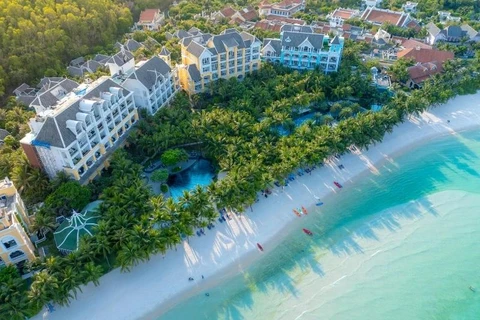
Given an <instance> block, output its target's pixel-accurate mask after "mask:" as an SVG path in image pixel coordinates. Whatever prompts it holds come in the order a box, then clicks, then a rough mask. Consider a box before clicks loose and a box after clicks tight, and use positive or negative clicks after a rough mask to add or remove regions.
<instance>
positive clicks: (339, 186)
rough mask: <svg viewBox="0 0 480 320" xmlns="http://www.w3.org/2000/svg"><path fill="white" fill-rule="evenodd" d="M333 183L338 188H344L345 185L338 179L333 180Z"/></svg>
mask: <svg viewBox="0 0 480 320" xmlns="http://www.w3.org/2000/svg"><path fill="white" fill-rule="evenodd" d="M333 184H334V185H336V186H337V188H338V189H341V188H343V186H342V185H341V184H340V183H338V182H337V181H333Z"/></svg>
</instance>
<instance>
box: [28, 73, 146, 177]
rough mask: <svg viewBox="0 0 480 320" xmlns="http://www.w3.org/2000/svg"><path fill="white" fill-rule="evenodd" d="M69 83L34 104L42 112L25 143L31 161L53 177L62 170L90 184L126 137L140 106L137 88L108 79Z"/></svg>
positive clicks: (53, 87) (58, 84)
mask: <svg viewBox="0 0 480 320" xmlns="http://www.w3.org/2000/svg"><path fill="white" fill-rule="evenodd" d="M65 80H67V79H65ZM67 81H68V82H65V81H64V80H62V81H60V82H54V83H51V84H50V86H49V87H47V88H44V90H43V91H42V93H41V94H39V95H38V96H37V98H36V99H35V101H33V102H32V104H31V106H32V107H34V108H35V110H36V112H37V115H36V117H35V118H34V119H31V120H30V123H29V125H30V128H31V132H30V133H28V134H27V135H26V136H25V137H24V138H23V139H22V140H21V141H20V142H21V145H22V147H23V150H24V152H25V154H26V155H27V158H28V160H29V161H30V164H31V165H32V166H34V167H38V168H41V169H43V170H44V171H45V172H46V173H47V175H48V176H49V177H50V178H53V177H55V175H56V174H57V173H58V172H60V171H63V172H65V173H66V174H68V175H69V176H70V177H71V178H73V179H75V180H77V181H79V182H80V183H82V184H86V183H88V182H89V181H91V180H92V179H93V178H94V177H96V176H97V175H98V174H99V173H100V171H101V170H102V169H103V168H104V167H105V166H106V165H108V157H109V155H110V154H111V153H112V152H113V151H114V150H115V149H116V148H117V147H118V146H119V145H121V144H122V143H123V142H124V140H125V139H126V136H127V135H126V132H128V131H129V130H130V129H131V128H132V126H133V125H134V124H135V123H136V122H137V120H138V113H137V107H136V106H135V102H134V99H133V92H132V91H129V90H127V89H126V88H124V87H122V86H121V85H120V84H118V83H116V82H114V81H113V80H112V79H110V78H109V77H101V78H99V79H98V80H96V81H95V82H92V83H88V84H87V83H85V84H82V85H78V84H77V83H75V82H73V81H71V80H67Z"/></svg>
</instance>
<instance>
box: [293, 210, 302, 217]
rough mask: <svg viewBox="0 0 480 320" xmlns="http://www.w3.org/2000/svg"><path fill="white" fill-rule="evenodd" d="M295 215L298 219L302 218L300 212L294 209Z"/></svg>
mask: <svg viewBox="0 0 480 320" xmlns="http://www.w3.org/2000/svg"><path fill="white" fill-rule="evenodd" d="M293 213H295V214H296V215H297V216H298V217H300V216H301V215H300V212H298V211H297V210H295V209H293Z"/></svg>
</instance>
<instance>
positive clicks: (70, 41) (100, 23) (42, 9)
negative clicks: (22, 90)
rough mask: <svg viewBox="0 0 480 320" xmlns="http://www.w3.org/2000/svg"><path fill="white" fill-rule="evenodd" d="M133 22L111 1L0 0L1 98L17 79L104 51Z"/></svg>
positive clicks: (53, 73)
mask: <svg viewBox="0 0 480 320" xmlns="http://www.w3.org/2000/svg"><path fill="white" fill-rule="evenodd" d="M132 23H133V20H132V15H131V13H130V10H129V9H128V8H127V7H125V6H124V5H123V4H121V3H120V2H117V1H114V0H64V1H54V0H45V1H27V0H8V1H0V97H2V96H3V95H5V94H6V93H8V90H12V89H13V88H15V87H16V86H17V85H19V84H21V83H22V82H31V81H32V80H34V79H38V78H41V77H43V76H56V75H62V73H63V72H64V71H63V70H64V69H65V64H66V63H68V62H69V61H70V60H71V59H72V58H76V57H78V56H81V55H85V54H89V53H98V52H102V51H104V49H105V46H106V45H107V44H109V45H113V43H114V42H115V40H116V39H118V38H120V37H121V36H122V35H123V34H125V33H126V32H127V31H128V30H129V28H130V27H131V26H132ZM7 89H8V90H7Z"/></svg>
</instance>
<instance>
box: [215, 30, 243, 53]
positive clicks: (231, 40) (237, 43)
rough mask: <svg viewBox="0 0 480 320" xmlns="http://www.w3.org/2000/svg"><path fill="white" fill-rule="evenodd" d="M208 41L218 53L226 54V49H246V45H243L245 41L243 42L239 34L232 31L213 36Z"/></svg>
mask: <svg viewBox="0 0 480 320" xmlns="http://www.w3.org/2000/svg"><path fill="white" fill-rule="evenodd" d="M227 30H228V29H227ZM227 30H226V31H227ZM230 30H231V29H230ZM230 30H229V31H230ZM210 41H212V43H213V46H214V47H215V49H216V50H217V52H218V53H224V52H227V51H228V50H227V49H230V48H234V47H237V48H239V49H242V48H247V45H246V44H245V41H244V40H243V38H242V36H241V35H240V33H239V32H238V31H237V30H234V29H233V31H232V32H225V33H224V34H220V35H218V36H213V37H212V38H211V40H210Z"/></svg>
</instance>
